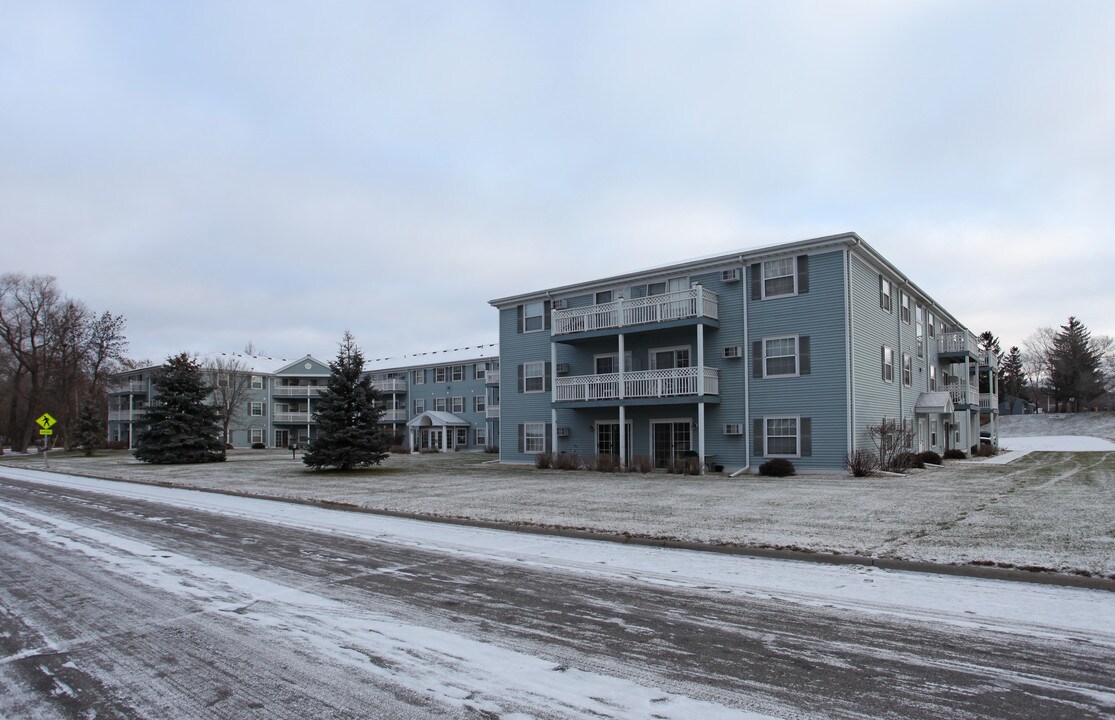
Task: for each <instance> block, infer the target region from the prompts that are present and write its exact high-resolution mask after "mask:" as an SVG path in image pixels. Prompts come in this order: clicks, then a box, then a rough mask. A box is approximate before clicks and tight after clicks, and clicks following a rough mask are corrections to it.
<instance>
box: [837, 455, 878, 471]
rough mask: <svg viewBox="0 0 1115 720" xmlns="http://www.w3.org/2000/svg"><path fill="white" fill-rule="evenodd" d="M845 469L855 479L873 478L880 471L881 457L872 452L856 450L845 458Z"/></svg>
mask: <svg viewBox="0 0 1115 720" xmlns="http://www.w3.org/2000/svg"><path fill="white" fill-rule="evenodd" d="M844 467H846V468H848V472H850V473H852V476H853V477H871V476H872V475H874V474H875V471H876V470H878V469H879V457H878V456H877V455H875V453H873V452H871V451H870V450H856V451H855V452H854V453H852V454H851V455H845V456H844Z"/></svg>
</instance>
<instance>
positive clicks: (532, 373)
mask: <svg viewBox="0 0 1115 720" xmlns="http://www.w3.org/2000/svg"><path fill="white" fill-rule="evenodd" d="M545 390H546V363H545V362H543V361H538V362H528V363H523V392H525V393H533V392H545Z"/></svg>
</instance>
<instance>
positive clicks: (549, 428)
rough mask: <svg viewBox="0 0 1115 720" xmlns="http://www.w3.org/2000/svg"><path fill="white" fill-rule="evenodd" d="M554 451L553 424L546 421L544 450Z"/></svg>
mask: <svg viewBox="0 0 1115 720" xmlns="http://www.w3.org/2000/svg"><path fill="white" fill-rule="evenodd" d="M553 451H554V424H553V423H546V452H553Z"/></svg>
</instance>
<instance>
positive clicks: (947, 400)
mask: <svg viewBox="0 0 1115 720" xmlns="http://www.w3.org/2000/svg"><path fill="white" fill-rule="evenodd" d="M952 412H953V406H952V395H950V394H949V393H947V392H923V393H922V394H920V395H918V401H917V402H916V403H914V414H915V415H951V414H952Z"/></svg>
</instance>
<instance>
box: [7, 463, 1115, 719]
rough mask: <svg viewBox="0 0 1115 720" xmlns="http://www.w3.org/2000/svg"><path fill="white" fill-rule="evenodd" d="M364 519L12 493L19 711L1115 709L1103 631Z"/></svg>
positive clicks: (1053, 714)
mask: <svg viewBox="0 0 1115 720" xmlns="http://www.w3.org/2000/svg"><path fill="white" fill-rule="evenodd" d="M177 492H179V493H180V492H181V491H177ZM168 497H169V495H168ZM239 502H244V503H253V502H254V503H262V502H263V501H239ZM315 512H329V511H324V510H315ZM362 517H363V518H366V519H367V523H368V527H369V531H368V532H367V533H366V536H365V537H356V536H353V535H351V534H348V533H343V532H336V531H314V530H308V529H303V528H298V527H294V526H292V525H289V524H285V525H284V524H275V523H272V522H265V521H260V520H256V519H250V518H245V517H239V516H236V515H235V514H230V513H219V512H210V511H204V510H199V509H196V508H188V507H178V506H173V505H168V504H164V503H160V502H152V501H150V500H146V499H133V498H127V497H117V496H114V495H106V494H102V493H97V492H90V491H88V490H82V489H71V488H60V487H57V486H47V485H40V484H37V483H34V482H27V481H23V480H11V479H3V478H0V558H2V560H3V561H2V563H0V716H7V717H12V718H21V717H30V718H40V717H41V718H55V717H83V718H84V717H97V718H114V717H121V718H150V717H168V718H169V717H173V718H255V717H261V718H322V717H337V718H365V717H384V718H426V717H449V718H454V717H456V718H488V719H489V720H492V719H495V718H502V719H504V720H510V719H511V718H522V717H540V718H551V717H552V718H579V717H602V718H702V719H703V718H719V717H725V718H758V717H778V718H821V717H824V718H881V717H893V718H934V719H938V718H1043V719H1051V718H1093V717H1094V718H1100V717H1108V718H1109V717H1111V716H1112V714H1113V713H1115V680H1113V669H1115V654H1113V653H1115V647H1113V645H1112V642H1111V636H1110V635H1109V634H1104V633H1100V634H1097V636H1096V637H1089V636H1088V635H1087V633H1065V632H1059V631H1050V632H1040V631H1034V629H1033V628H1030V629H1027V631H1025V632H1010V631H1009V630H1004V629H1003V628H995V627H989V626H988V625H987V624H986V623H982V622H973V623H972V624H971V625H966V624H964V623H963V622H956V620H955V618H953V619H951V620H950V621H949V622H940V621H938V619H936V618H934V617H933V616H932V615H931V614H926V615H925V616H924V617H911V616H910V615H909V614H908V613H894V614H890V613H887V612H885V611H880V608H878V607H874V608H863V609H858V608H856V607H853V606H849V604H848V603H831V604H830V603H824V602H810V601H802V600H800V599H798V600H795V599H793V598H789V599H788V598H786V597H773V596H771V595H769V594H767V593H764V592H757V591H756V592H749V591H747V590H746V589H744V590H740V589H739V588H738V587H736V588H735V589H731V588H727V587H725V586H718V585H717V584H715V583H712V584H710V585H708V586H706V587H700V586H694V585H693V584H692V583H686V582H683V581H680V580H679V581H678V582H670V581H669V580H668V579H664V578H663V577H661V576H657V577H656V576H653V575H647V574H642V575H639V576H632V577H623V576H617V575H616V574H615V573H600V572H594V571H592V569H591V567H590V563H591V551H588V550H586V555H585V558H586V559H585V564H584V567H578V565H577V564H576V563H569V562H559V561H556V560H549V559H547V558H546V557H544V556H541V555H538V554H537V553H535V554H530V553H527V552H525V551H524V553H522V554H521V555H516V553H515V552H514V545H515V544H516V543H517V542H520V540H519V539H518V538H519V537H520V536H516V535H514V534H511V533H508V534H507V535H506V537H507V543H508V546H509V552H507V553H505V554H503V555H502V556H489V557H485V556H483V555H482V554H477V553H473V552H468V551H465V550H463V549H462V548H459V547H453V546H451V545H447V546H446V547H444V548H440V549H438V548H431V547H430V546H425V545H422V544H420V543H413V542H407V541H401V540H399V539H398V538H396V537H393V536H390V535H389V534H388V533H383V537H382V538H379V539H377V538H376V537H375V536H376V531H375V523H376V522H377V521H378V518H376V517H374V516H362ZM478 532H488V533H491V532H493V531H478ZM566 542H571V541H566ZM586 547H588V546H586ZM531 552H535V551H531ZM640 552H643V553H647V552H653V551H651V550H648V549H646V548H642V549H640ZM657 552H660V553H670V552H674V553H676V552H678V551H668V550H659V551H657ZM672 557H676V556H672ZM734 560H735V559H733V561H734ZM738 561H739V562H741V563H743V562H748V559H744V558H740V559H738ZM767 562H769V561H767ZM797 567H799V564H795V563H786V572H787V573H793V572H795V571H796V568H797ZM847 572H849V573H852V572H855V571H854V570H851V569H849V570H847ZM968 582H973V581H970V580H969V581H968ZM1065 592H1070V591H1065ZM1071 592H1078V593H1079V592H1097V591H1071Z"/></svg>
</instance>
